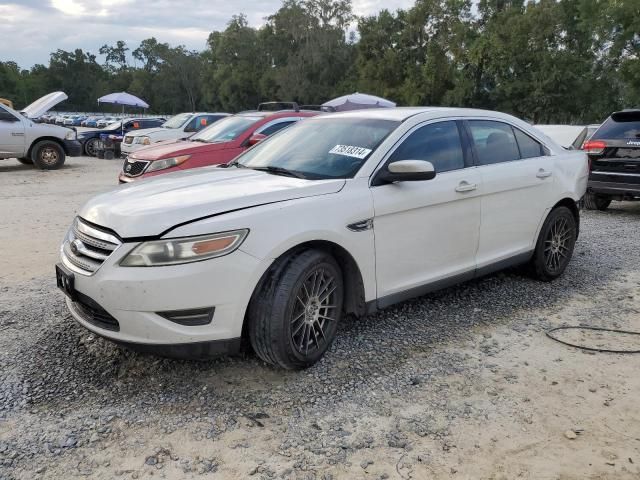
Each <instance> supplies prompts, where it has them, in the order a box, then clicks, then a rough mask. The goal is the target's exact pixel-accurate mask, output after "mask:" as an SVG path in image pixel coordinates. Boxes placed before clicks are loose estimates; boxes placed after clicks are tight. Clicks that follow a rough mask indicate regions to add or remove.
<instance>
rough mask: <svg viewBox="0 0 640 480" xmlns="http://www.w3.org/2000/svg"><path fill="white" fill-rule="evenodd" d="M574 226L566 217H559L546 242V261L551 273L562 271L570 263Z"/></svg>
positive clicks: (550, 229)
mask: <svg viewBox="0 0 640 480" xmlns="http://www.w3.org/2000/svg"><path fill="white" fill-rule="evenodd" d="M572 238H573V225H571V224H570V222H569V221H568V220H567V218H566V217H562V216H560V217H558V218H557V219H556V220H555V221H554V222H553V224H552V225H551V228H549V231H548V233H547V237H546V238H545V240H544V261H545V264H546V266H547V269H549V271H550V272H551V273H555V272H557V271H559V270H561V269H562V268H563V267H564V265H565V264H566V263H567V262H568V261H569V256H570V254H571V244H570V242H571V239H572Z"/></svg>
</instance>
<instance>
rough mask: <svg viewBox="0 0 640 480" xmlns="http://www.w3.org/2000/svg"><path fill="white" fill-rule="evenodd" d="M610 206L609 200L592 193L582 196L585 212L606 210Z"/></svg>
mask: <svg viewBox="0 0 640 480" xmlns="http://www.w3.org/2000/svg"><path fill="white" fill-rule="evenodd" d="M610 204H611V199H610V198H609V197H605V196H602V195H596V194H594V193H586V194H585V196H584V207H585V208H586V209H587V210H600V211H604V210H606V209H607V208H608V207H609V205H610Z"/></svg>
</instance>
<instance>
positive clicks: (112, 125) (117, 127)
mask: <svg viewBox="0 0 640 480" xmlns="http://www.w3.org/2000/svg"><path fill="white" fill-rule="evenodd" d="M121 128H122V126H121V124H120V122H114V123H110V124H109V125H107V126H106V128H105V130H120V129H121Z"/></svg>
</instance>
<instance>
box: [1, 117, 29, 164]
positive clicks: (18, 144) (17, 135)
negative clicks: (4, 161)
mask: <svg viewBox="0 0 640 480" xmlns="http://www.w3.org/2000/svg"><path fill="white" fill-rule="evenodd" d="M24 142H25V140H24V124H23V123H22V121H21V120H20V119H19V118H18V117H16V116H15V115H13V114H12V113H11V112H9V111H8V110H5V109H4V108H3V107H1V106H0V158H20V157H23V156H24V147H25V144H24Z"/></svg>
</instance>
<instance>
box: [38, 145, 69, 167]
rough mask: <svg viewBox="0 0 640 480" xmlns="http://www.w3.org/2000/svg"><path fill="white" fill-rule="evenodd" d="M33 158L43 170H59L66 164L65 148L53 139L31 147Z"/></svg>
mask: <svg viewBox="0 0 640 480" xmlns="http://www.w3.org/2000/svg"><path fill="white" fill-rule="evenodd" d="M31 160H32V161H33V163H34V164H35V165H36V167H38V168H40V169H42V170H57V169H58V168H60V167H61V166H62V165H64V160H65V155H64V150H63V149H62V147H61V146H60V145H58V144H57V143H55V142H52V141H51V140H43V141H41V142H38V143H36V144H35V145H34V146H33V148H32V149H31Z"/></svg>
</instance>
